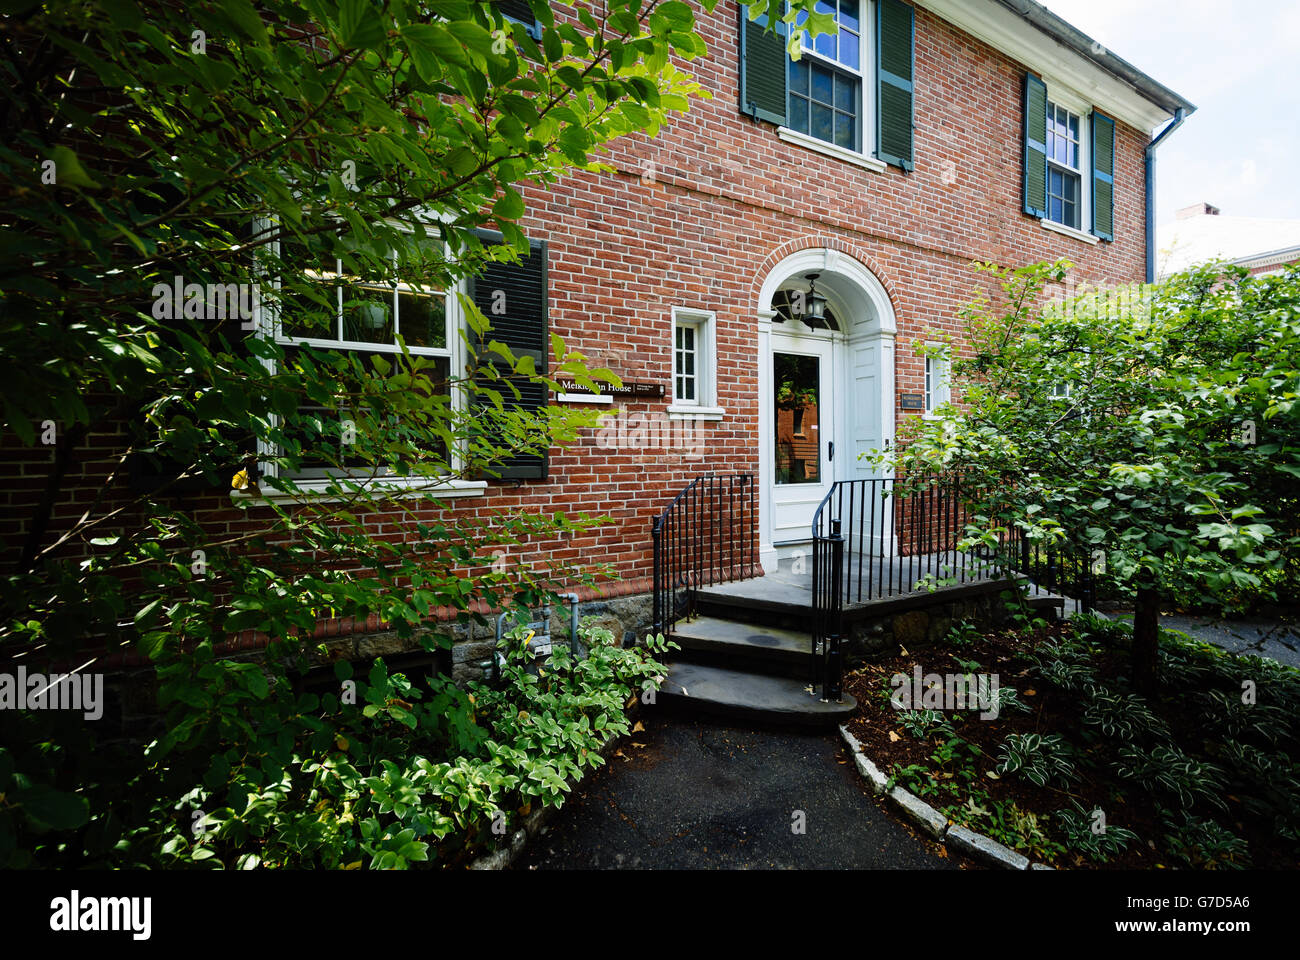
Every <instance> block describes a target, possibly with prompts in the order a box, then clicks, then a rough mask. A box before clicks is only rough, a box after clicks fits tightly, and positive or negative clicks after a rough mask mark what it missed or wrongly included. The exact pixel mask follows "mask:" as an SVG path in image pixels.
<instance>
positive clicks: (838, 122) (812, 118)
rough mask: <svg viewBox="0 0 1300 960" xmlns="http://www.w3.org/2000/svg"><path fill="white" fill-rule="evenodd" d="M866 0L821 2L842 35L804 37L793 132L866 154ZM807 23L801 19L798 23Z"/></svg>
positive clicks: (792, 93)
mask: <svg viewBox="0 0 1300 960" xmlns="http://www.w3.org/2000/svg"><path fill="white" fill-rule="evenodd" d="M863 6H864V0H818V3H817V9H818V11H819V12H820V13H827V14H834V16H835V20H836V22H837V23H838V24H839V32H838V33H834V34H823V35H822V36H819V37H816V38H813V37H810V36H809V35H808V34H807V33H805V34H804V37H803V56H802V57H801V58H800V59H799V60H797V61H794V62H792V63H791V64H790V79H789V119H788V124H789V127H790V129H792V130H796V131H798V132H799V133H803V134H807V135H808V136H810V137H815V138H816V139H818V140H822V141H824V142H826V143H831V144H834V145H835V146H837V147H843V148H844V149H846V150H853V151H858V152H861V150H862V53H863V39H862V32H863V18H862V12H863V9H862V8H863ZM805 19H806V17H805V16H803V15H801V16H800V18H799V20H798V21H797V23H802V22H803V21H804V20H805Z"/></svg>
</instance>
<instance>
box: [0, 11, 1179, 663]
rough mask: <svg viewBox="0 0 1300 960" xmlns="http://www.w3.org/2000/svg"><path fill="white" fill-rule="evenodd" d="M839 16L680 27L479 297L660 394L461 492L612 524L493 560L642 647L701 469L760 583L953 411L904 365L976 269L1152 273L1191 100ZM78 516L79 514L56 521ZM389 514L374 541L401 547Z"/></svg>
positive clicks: (1021, 20)
mask: <svg viewBox="0 0 1300 960" xmlns="http://www.w3.org/2000/svg"><path fill="white" fill-rule="evenodd" d="M503 6H505V7H507V8H509V7H510V6H511V5H510V4H509V3H506V4H503ZM832 6H834V5H833V4H832ZM835 10H836V16H837V17H838V20H839V24H840V32H839V34H838V36H831V37H822V38H818V40H817V41H816V43H815V44H814V46H813V48H812V49H807V50H805V51H804V54H803V56H802V58H801V59H800V60H799V61H797V62H795V63H791V62H789V61H788V60H787V58H786V56H785V53H784V40H783V39H782V38H779V37H777V38H773V37H771V36H766V35H764V34H763V33H762V32H761V30H760V29H758V26H757V25H755V24H752V23H750V22H749V21H748V20H747V19H746V17H745V16H744V13H743V10H742V8H741V7H740V6H739V5H738V4H737V3H734V2H724V3H720V4H718V6H717V8H716V10H715V11H714V12H713V13H711V14H706V13H703V12H702V11H699V10H698V9H697V16H698V18H699V30H700V32H701V33H702V35H703V36H704V38H705V40H706V41H707V43H708V49H709V54H708V56H707V58H705V59H704V60H702V61H697V62H694V63H682V64H680V66H681V67H682V68H684V69H686V70H687V71H688V72H690V73H692V74H693V75H694V76H696V77H697V78H698V79H699V81H700V82H701V83H702V84H703V85H704V86H705V87H706V88H707V89H708V90H709V92H710V93H711V94H712V98H711V99H708V100H697V101H695V102H694V103H692V105H691V110H690V113H689V114H688V115H687V116H685V117H682V118H680V119H677V120H676V121H674V122H672V123H671V124H669V125H667V126H666V127H665V128H664V129H663V130H662V131H661V133H660V135H659V136H658V137H656V138H654V139H651V138H649V137H647V136H642V135H636V136H630V137H627V138H626V139H624V140H621V141H619V142H617V143H616V144H615V145H614V148H613V150H612V151H611V153H610V155H609V156H608V157H607V162H608V163H610V164H611V165H612V166H613V167H614V168H615V169H616V170H617V172H616V173H612V174H607V173H587V172H579V173H573V174H571V175H569V176H567V177H566V178H565V179H564V180H563V181H562V182H561V183H560V184H559V185H557V186H556V187H554V188H553V189H550V190H544V189H539V188H529V189H526V190H525V196H526V199H527V201H528V213H527V216H526V218H525V219H524V221H523V222H522V224H521V226H522V227H523V228H524V230H525V231H526V232H527V234H528V235H529V237H530V238H531V239H532V240H533V241H534V253H533V255H532V257H531V258H529V260H527V261H526V262H525V263H524V264H523V265H522V266H513V267H506V266H500V267H494V268H493V269H494V270H499V271H500V272H499V273H497V274H494V275H493V276H491V277H486V278H480V280H479V282H478V283H477V284H470V287H471V291H472V292H473V293H474V294H475V295H476V296H477V294H478V292H479V291H481V292H483V293H484V294H485V295H486V296H490V294H491V291H492V290H494V289H497V288H502V287H505V286H509V287H510V288H511V290H512V291H514V293H512V296H511V298H510V303H511V305H512V306H511V310H510V315H509V316H507V317H505V318H503V319H501V318H496V317H495V316H494V315H493V314H491V312H490V311H489V310H488V309H485V311H484V312H485V313H487V314H488V315H489V316H492V317H493V319H494V322H497V321H498V320H499V323H498V329H499V330H500V331H502V332H500V333H498V336H499V337H500V338H501V339H505V340H507V341H508V342H509V344H510V346H511V347H512V348H513V349H515V350H516V352H522V351H527V350H531V351H534V352H535V354H536V355H537V357H538V358H539V359H540V360H541V361H543V362H545V359H546V355H547V353H548V352H549V347H548V341H547V336H546V334H547V330H548V329H549V330H552V331H555V332H557V333H559V334H560V335H561V336H563V337H564V339H565V341H566V342H567V344H568V345H569V346H570V347H572V348H576V349H578V350H581V351H582V352H583V353H585V354H586V355H587V357H588V358H589V359H590V361H591V362H592V363H593V364H596V365H604V366H608V367H610V368H612V369H613V370H614V371H615V372H616V373H618V374H619V375H620V376H621V377H622V378H623V379H624V380H625V381H628V382H630V383H636V384H648V385H652V386H655V385H657V386H662V387H663V388H664V389H663V394H662V397H661V398H660V397H655V396H651V395H648V394H649V393H650V392H652V391H648V392H647V395H641V396H637V395H634V396H631V397H617V398H614V399H613V402H610V398H598V399H599V400H600V402H601V403H602V406H603V407H605V408H606V409H609V410H610V411H611V416H615V415H616V416H617V417H618V418H619V421H620V422H622V423H623V424H624V426H626V424H627V422H628V421H632V422H633V423H634V424H636V428H635V429H622V428H619V427H617V426H616V425H614V426H611V427H610V428H607V429H606V430H603V431H593V433H592V434H591V435H590V436H588V437H585V438H584V439H583V440H582V441H581V442H579V443H577V444H576V445H574V446H572V447H571V448H569V449H565V450H556V451H552V454H551V456H550V457H548V458H534V459H528V458H519V460H518V461H517V462H514V463H512V464H511V465H510V469H509V470H508V471H507V473H506V478H505V479H503V480H496V481H491V482H482V481H456V482H455V484H454V485H453V489H452V490H451V491H450V492H451V494H452V495H453V496H455V497H456V500H455V509H459V510H466V511H472V510H476V509H479V508H491V509H501V508H505V509H517V510H544V511H565V512H570V513H572V512H578V511H582V512H586V513H589V514H593V515H601V514H604V515H608V516H610V517H612V518H613V521H614V522H613V523H612V524H611V525H610V526H607V527H605V528H603V529H602V530H600V531H597V532H592V533H585V534H580V535H574V536H571V537H567V538H565V539H563V540H561V541H558V542H554V543H542V544H535V545H533V546H532V547H531V548H530V549H531V550H533V551H534V553H533V554H532V555H531V556H521V557H514V558H509V559H512V560H523V561H527V560H530V559H532V558H533V557H536V556H549V557H552V558H555V559H560V560H577V559H590V560H592V561H603V562H606V563H609V564H611V565H613V566H614V567H615V568H616V569H617V570H618V572H619V574H620V575H621V577H622V580H621V581H619V582H617V583H614V584H611V585H610V586H609V587H608V589H607V590H606V592H605V598H606V599H607V600H608V599H609V598H611V597H619V596H622V597H625V598H628V599H627V601H626V602H625V603H624V604H623V605H622V606H620V607H619V608H618V610H619V611H622V610H625V611H631V612H630V613H626V614H624V613H621V612H618V611H615V613H616V614H617V615H618V616H620V617H622V618H623V619H622V623H623V626H624V627H625V629H626V630H627V631H629V632H632V631H636V632H643V631H644V629H645V627H646V626H647V625H648V624H647V622H646V621H647V619H648V618H647V617H646V616H644V614H645V613H646V611H647V610H648V606H647V604H646V603H645V602H644V600H640V599H633V598H643V597H644V595H645V594H646V593H647V592H648V591H649V590H650V588H651V583H652V575H653V571H652V556H653V554H652V541H651V525H652V522H653V521H654V520H655V518H656V517H657V516H658V515H659V514H660V512H661V511H662V510H663V509H664V507H665V506H666V504H667V503H668V502H669V501H670V500H671V499H672V497H673V496H674V495H675V494H676V493H678V492H679V491H681V490H682V489H683V487H684V486H685V485H687V484H688V483H689V482H690V481H691V480H692V479H693V478H695V477H697V476H699V475H702V474H707V473H713V474H750V475H752V478H753V483H752V485H751V487H750V489H751V490H752V491H753V496H754V502H755V509H756V518H754V517H751V518H750V519H753V520H756V522H754V523H753V526H752V540H751V542H750V543H749V551H748V554H747V555H748V556H749V557H750V558H756V559H757V560H758V562H759V563H760V564H761V567H762V568H763V569H766V570H772V569H773V568H774V567H775V565H776V564H777V561H778V559H779V558H782V557H788V556H791V555H792V554H794V553H796V552H804V551H807V550H808V546H809V542H810V540H811V533H810V527H811V523H812V519H813V515H814V512H815V511H816V510H817V507H818V505H819V503H821V502H822V501H823V499H824V498H825V497H827V495H828V493H829V492H830V491H831V490H832V485H833V484H835V483H836V482H837V481H845V480H852V479H857V478H862V477H869V476H872V475H874V474H875V473H876V472H877V471H876V470H875V468H873V467H872V466H871V465H870V464H868V463H866V462H864V461H862V460H860V459H859V455H860V454H864V453H867V452H869V451H871V450H873V449H883V448H886V447H888V446H889V445H891V444H892V443H893V442H894V439H895V436H896V431H897V427H898V424H899V422H900V419H901V418H903V417H907V416H914V415H924V414H925V413H927V412H928V411H929V410H931V409H933V408H934V407H937V406H938V405H940V404H941V403H942V402H944V401H945V400H946V399H947V397H948V390H947V385H946V383H945V382H944V381H945V378H946V366H947V364H946V361H944V360H943V359H942V358H939V357H931V358H928V359H927V358H926V357H924V356H922V355H920V354H919V353H917V351H916V347H917V345H919V344H923V343H925V342H926V341H927V340H930V339H933V338H935V337H937V336H938V335H941V334H944V333H952V334H956V333H957V332H958V331H959V325H958V323H959V322H958V320H957V319H956V318H957V313H958V310H959V309H960V308H961V307H962V306H963V305H964V304H965V303H967V302H968V301H969V300H970V298H971V295H972V292H973V291H974V290H975V289H977V288H984V289H987V287H986V284H985V281H984V280H982V279H981V278H979V277H977V276H976V274H975V273H974V271H973V270H972V267H971V264H972V262H973V261H996V262H1000V263H1003V264H1025V263H1031V262H1035V261H1052V260H1056V259H1058V258H1068V259H1069V260H1071V261H1073V262H1074V263H1075V264H1076V265H1077V273H1078V279H1079V280H1081V281H1086V282H1088V283H1090V284H1093V285H1097V286H1105V285H1110V284H1121V283H1131V282H1140V281H1141V280H1143V278H1144V271H1145V267H1146V257H1147V242H1146V231H1147V211H1148V202H1147V201H1148V197H1147V193H1146V173H1147V169H1146V163H1147V158H1146V153H1147V147H1148V145H1149V144H1150V143H1151V140H1152V136H1151V135H1152V131H1153V130H1154V129H1156V128H1158V127H1160V126H1161V125H1164V124H1167V123H1169V122H1170V121H1171V120H1174V119H1175V117H1176V116H1181V115H1183V114H1185V113H1187V112H1190V111H1191V110H1193V109H1194V107H1192V105H1191V104H1190V103H1188V102H1187V101H1186V100H1184V99H1183V98H1182V97H1180V96H1178V95H1177V94H1175V93H1174V92H1172V91H1171V90H1169V89H1167V88H1166V87H1164V86H1162V85H1161V84H1159V83H1158V82H1156V81H1155V80H1152V79H1151V78H1149V77H1147V76H1146V75H1144V74H1142V73H1141V72H1140V71H1138V70H1136V69H1135V68H1134V67H1132V66H1131V65H1129V64H1127V63H1126V62H1125V61H1123V60H1121V59H1119V58H1117V57H1115V56H1113V55H1112V54H1111V53H1109V52H1108V51H1106V50H1104V49H1103V48H1101V47H1100V45H1098V44H1096V43H1094V42H1093V41H1091V40H1090V39H1089V38H1087V37H1085V36H1083V35H1082V34H1081V33H1079V32H1078V31H1077V30H1074V29H1073V28H1072V27H1070V26H1069V25H1068V24H1065V23H1064V22H1063V21H1061V20H1060V19H1059V18H1057V17H1055V16H1054V15H1053V14H1051V13H1049V12H1048V11H1047V10H1046V9H1044V8H1043V7H1041V6H1039V5H1038V4H1036V3H1033V2H1030V0H918V2H917V3H915V4H909V3H905V2H901V0H838V6H835ZM518 12H520V13H522V12H523V11H522V9H521V10H519V11H518ZM556 14H557V17H566V16H568V17H571V16H572V15H573V14H572V10H571V9H570V8H567V7H561V8H557V11H556ZM814 286H815V291H814V290H813V289H812V288H813V287H814ZM988 292H989V293H991V294H995V293H996V291H993V290H988ZM446 304H447V305H446V307H445V308H444V309H441V310H438V309H430V308H429V307H428V306H427V305H425V306H421V305H418V304H415V303H414V301H412V305H411V307H410V309H415V310H418V311H420V316H422V317H424V318H425V320H428V322H430V323H434V324H435V325H438V326H439V329H438V330H437V331H436V332H434V333H431V334H430V335H429V336H428V337H427V338H426V340H425V343H426V346H424V347H421V348H419V349H418V350H416V351H414V352H422V353H426V354H430V355H435V356H440V357H443V358H444V359H445V362H446V363H447V364H449V365H450V366H451V367H452V368H453V369H457V368H459V367H460V365H461V364H462V363H463V357H461V356H460V355H459V352H460V349H461V348H460V339H459V338H458V337H457V336H455V335H454V328H453V325H454V324H456V323H457V322H458V319H459V318H458V316H457V309H456V307H455V299H454V298H450V297H449V298H447V299H446ZM484 306H485V307H487V306H488V303H487V301H486V300H485V301H484ZM402 309H403V310H406V309H408V307H407V306H403V307H402ZM429 318H432V319H429ZM381 321H382V318H381ZM286 329H287V328H286ZM431 329H432V328H431ZM282 332H284V331H282ZM344 335H345V333H341V334H340V337H342V336H344ZM354 339H355V338H354ZM361 339H365V340H367V341H368V342H367V348H368V349H383V347H382V346H379V347H377V346H376V342H375V338H374V337H370V336H367V337H364V338H361ZM339 348H340V349H347V347H345V346H343V345H342V341H340V345H339ZM783 397H784V399H783ZM791 397H795V398H802V399H800V400H798V401H797V402H796V401H792V400H791V399H790V398H791ZM534 401H535V402H538V403H545V402H551V403H585V402H592V398H590V397H589V396H588V397H584V396H583V395H582V394H580V393H566V394H563V395H560V396H556V397H551V398H546V397H542V396H537V397H535V398H534ZM619 410H621V411H622V412H621V413H618V412H617V411H619ZM91 444H93V438H92V441H91ZM23 478H24V479H28V477H27V474H25V473H24V474H23ZM77 486H81V485H79V484H70V487H73V488H76V487H77ZM40 496H41V484H40V483H39V482H36V483H31V484H20V485H19V486H18V487H16V488H12V490H11V493H10V494H9V514H10V516H11V517H13V518H16V520H17V523H16V524H15V525H13V526H10V530H9V536H11V537H12V536H16V537H17V538H18V539H19V540H21V537H22V535H23V533H24V527H23V522H22V520H23V518H24V517H26V516H29V515H30V514H31V512H32V511H33V510H34V507H35V504H36V503H37V501H38V500H39V498H40ZM228 497H229V494H228V493H226V492H221V493H220V494H219V495H218V494H213V495H212V496H211V497H210V499H209V500H208V501H207V502H206V504H204V505H203V506H202V508H201V509H200V510H199V515H200V517H201V519H202V520H203V522H205V523H207V524H210V525H211V526H212V527H213V528H214V529H221V528H222V527H223V526H224V525H229V526H230V528H232V529H245V528H246V527H247V524H248V523H249V522H250V521H256V519H257V515H258V512H259V508H258V507H256V506H253V507H252V508H251V509H250V511H249V513H248V514H245V513H244V512H242V511H238V510H234V509H232V508H231V506H230V502H229V499H228ZM78 509H80V508H79V507H77V506H76V504H75V497H71V498H69V499H68V501H67V502H66V503H60V505H59V507H58V508H57V509H56V513H55V518H56V521H57V519H58V517H59V516H61V515H68V514H69V513H70V512H71V513H75V511H76V510H78ZM418 512H421V513H424V512H428V513H432V508H426V507H422V508H421V510H420V511H418ZM394 519H395V516H393V517H385V516H379V517H376V518H375V523H376V524H385V523H386V524H387V525H388V530H387V532H388V533H393V532H394V524H393V520H394ZM397 532H400V531H397ZM751 566H752V564H751ZM605 609H607V610H609V609H612V607H606V608H605ZM376 626H377V625H376V624H374V623H371V624H356V625H352V624H347V625H342V626H340V625H339V624H337V623H332V622H331V623H322V624H321V627H320V630H319V633H320V635H321V636H322V637H337V636H339V635H340V633H349V632H352V631H353V630H354V629H355V630H356V631H359V632H364V631H365V630H366V629H368V628H369V629H374V628H375V627H376ZM255 644H256V639H255V638H251V637H242V638H239V641H238V642H237V643H236V645H235V646H236V647H239V646H253V645H255ZM357 649H358V650H359V651H361V652H363V653H364V652H366V651H365V650H362V648H360V647H358V648H357ZM369 649H371V652H373V651H374V650H378V649H380V648H377V647H376V648H369ZM474 656H475V657H481V656H482V654H481V653H477V652H476V653H475V654H474ZM472 661H473V658H472V657H471V656H470V655H469V654H467V653H464V652H462V653H459V654H458V655H457V657H456V664H457V666H456V673H455V675H456V676H457V677H458V678H463V677H466V676H469V675H472V674H473V673H474V669H475V668H474V667H473V666H472Z"/></svg>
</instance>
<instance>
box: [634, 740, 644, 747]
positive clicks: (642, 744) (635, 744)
mask: <svg viewBox="0 0 1300 960" xmlns="http://www.w3.org/2000/svg"><path fill="white" fill-rule="evenodd" d="M632 746H634V747H644V746H645V744H644V743H637V742H636V741H635V740H633V741H632Z"/></svg>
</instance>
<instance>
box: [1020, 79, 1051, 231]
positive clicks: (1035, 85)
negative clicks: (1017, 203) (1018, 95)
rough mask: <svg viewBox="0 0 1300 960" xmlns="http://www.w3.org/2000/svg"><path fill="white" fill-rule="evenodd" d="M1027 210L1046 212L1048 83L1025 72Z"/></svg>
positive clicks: (1038, 214) (1037, 214) (1039, 214)
mask: <svg viewBox="0 0 1300 960" xmlns="http://www.w3.org/2000/svg"><path fill="white" fill-rule="evenodd" d="M1024 186H1025V191H1024V192H1025V196H1024V201H1025V213H1027V214H1029V215H1030V216H1031V217H1045V216H1047V84H1045V83H1043V81H1042V80H1039V79H1038V78H1037V77H1036V76H1034V75H1033V74H1032V73H1027V74H1025V184H1024Z"/></svg>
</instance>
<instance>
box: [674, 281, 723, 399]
mask: <svg viewBox="0 0 1300 960" xmlns="http://www.w3.org/2000/svg"><path fill="white" fill-rule="evenodd" d="M670 316H671V323H670V324H669V340H668V375H669V379H670V381H671V385H670V389H669V391H668V393H669V396H670V398H671V400H670V402H669V405H668V415H669V416H670V417H674V418H680V419H686V418H691V419H695V420H721V419H722V418H723V416H724V415H725V414H726V411H725V410H723V409H722V408H721V407H719V406H718V405H717V404H718V374H717V371H718V352H717V331H716V328H717V315H716V314H715V313H714V312H713V311H711V310H699V309H695V308H693V307H673V308H672V310H671V311H670ZM681 327H690V328H691V329H693V330H694V331H695V397H694V398H693V399H683V398H680V397H678V396H677V331H678V329H680V328H681Z"/></svg>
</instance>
